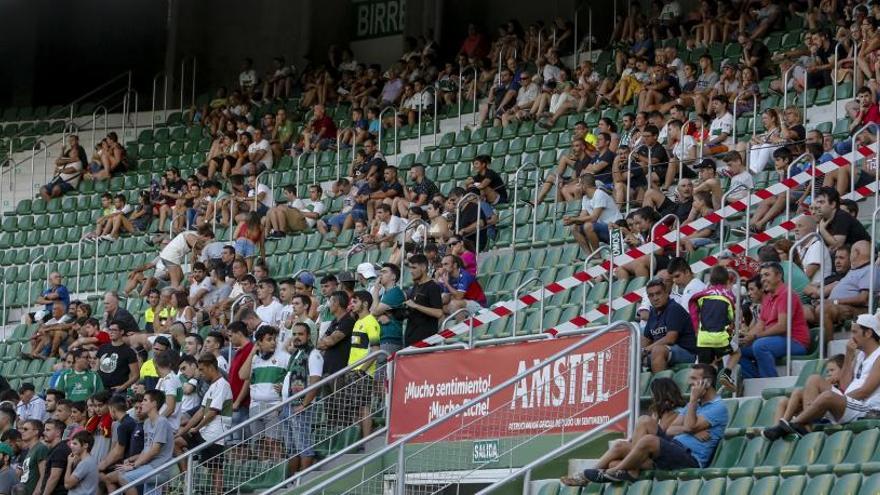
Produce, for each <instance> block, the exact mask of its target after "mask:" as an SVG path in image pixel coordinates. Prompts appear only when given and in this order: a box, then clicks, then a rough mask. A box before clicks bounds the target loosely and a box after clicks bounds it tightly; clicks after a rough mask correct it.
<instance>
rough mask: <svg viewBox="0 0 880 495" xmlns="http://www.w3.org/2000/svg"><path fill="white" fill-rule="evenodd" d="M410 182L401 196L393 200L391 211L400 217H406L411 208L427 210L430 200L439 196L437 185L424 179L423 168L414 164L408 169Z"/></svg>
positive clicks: (418, 164) (419, 164)
mask: <svg viewBox="0 0 880 495" xmlns="http://www.w3.org/2000/svg"><path fill="white" fill-rule="evenodd" d="M409 180H410V181H411V182H410V183H409V184H408V185H407V187H406V188H405V189H404V191H403V195H402V196H401V197H399V198H395V200H394V207H393V211H395V212H398V213H399V214H400V215H401V216H403V215H406V213H407V212H408V211H409V209H410V208H411V207H413V206H417V207H419V208H427V207H428V205H429V203H430V202H431V200H432V199H433V198H434V197H435V196H436V195H437V194H439V192H440V190H439V189H438V188H437V185H436V184H434V183H433V182H432V181H431V180H430V179H428V178H427V177H425V166H424V165H422V164H421V163H416V164H414V165H413V166H412V168H410V169H409Z"/></svg>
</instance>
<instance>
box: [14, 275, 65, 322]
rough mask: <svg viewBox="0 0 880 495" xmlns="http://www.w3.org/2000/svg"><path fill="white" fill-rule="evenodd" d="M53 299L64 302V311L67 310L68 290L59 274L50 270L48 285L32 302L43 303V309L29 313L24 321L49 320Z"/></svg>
mask: <svg viewBox="0 0 880 495" xmlns="http://www.w3.org/2000/svg"><path fill="white" fill-rule="evenodd" d="M55 301H62V302H63V303H64V311H67V306H69V305H70V292H69V291H68V290H67V287H66V286H65V285H64V284H63V279H62V278H61V274H60V273H58V272H52V273H50V274H49V286H48V287H47V288H46V289H44V290H43V291H42V292H40V297H38V298H37V300H36V301H34V304H40V305H43V309H41V310H39V311H37V312H36V313H30V314H29V315H28V317H27V320H26V321H25V323H34V322H45V321H47V320H49V318H51V317H52V304H54V303H55Z"/></svg>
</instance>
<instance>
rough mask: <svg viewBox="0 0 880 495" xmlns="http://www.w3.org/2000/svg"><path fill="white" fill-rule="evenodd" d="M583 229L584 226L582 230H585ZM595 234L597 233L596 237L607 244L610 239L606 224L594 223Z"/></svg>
mask: <svg viewBox="0 0 880 495" xmlns="http://www.w3.org/2000/svg"><path fill="white" fill-rule="evenodd" d="M584 225H586V224H584ZM583 228H584V226H583V225H582V226H581V229H582V230H583ZM593 232H595V233H596V237H598V238H599V240H600V241H602V242H605V243H607V242H608V241H609V239H610V236H609V230H608V224H607V223H605V222H593Z"/></svg>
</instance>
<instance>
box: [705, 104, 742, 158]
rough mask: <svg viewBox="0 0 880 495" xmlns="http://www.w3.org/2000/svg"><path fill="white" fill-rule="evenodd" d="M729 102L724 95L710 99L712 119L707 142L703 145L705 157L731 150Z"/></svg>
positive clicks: (731, 136)
mask: <svg viewBox="0 0 880 495" xmlns="http://www.w3.org/2000/svg"><path fill="white" fill-rule="evenodd" d="M729 106H730V102H729V100H728V99H727V96H725V95H715V96H713V97H712V109H711V110H712V113H713V115H714V118H713V119H712V124H711V126H710V127H709V140H708V141H707V142H706V143H704V144H703V147H704V148H705V153H706V154H707V155H714V154H716V153H724V152H725V151H730V150H731V149H733V145H734V138H735V136H733V134H732V132H733V119H734V117H733V114H731V113H730V110H729Z"/></svg>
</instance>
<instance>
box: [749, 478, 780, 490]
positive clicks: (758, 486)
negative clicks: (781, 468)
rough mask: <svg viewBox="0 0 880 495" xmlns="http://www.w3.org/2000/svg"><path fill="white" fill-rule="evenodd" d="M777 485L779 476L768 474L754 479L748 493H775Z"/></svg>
mask: <svg viewBox="0 0 880 495" xmlns="http://www.w3.org/2000/svg"><path fill="white" fill-rule="evenodd" d="M778 485H779V478H778V477H776V476H768V477H766V478H761V479H759V480H756V481H755V483H754V485H752V491H751V492H749V495H773V494H774V493H776V487H777V486H778Z"/></svg>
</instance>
